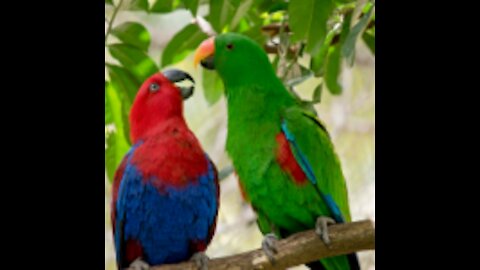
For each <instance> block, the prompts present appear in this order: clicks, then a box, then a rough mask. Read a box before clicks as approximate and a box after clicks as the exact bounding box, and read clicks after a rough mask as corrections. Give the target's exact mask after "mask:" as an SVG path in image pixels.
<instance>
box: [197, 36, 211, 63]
mask: <svg viewBox="0 0 480 270" xmlns="http://www.w3.org/2000/svg"><path fill="white" fill-rule="evenodd" d="M214 53H215V37H210V38H208V39H206V40H204V41H203V42H202V43H201V44H200V46H198V48H197V50H196V51H195V56H194V58H193V66H194V67H195V68H196V67H197V65H198V63H201V64H202V66H203V67H206V68H210V69H213V54H214Z"/></svg>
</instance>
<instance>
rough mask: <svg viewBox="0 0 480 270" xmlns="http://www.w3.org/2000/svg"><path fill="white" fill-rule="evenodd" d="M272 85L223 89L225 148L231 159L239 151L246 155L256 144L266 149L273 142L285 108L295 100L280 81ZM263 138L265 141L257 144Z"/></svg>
mask: <svg viewBox="0 0 480 270" xmlns="http://www.w3.org/2000/svg"><path fill="white" fill-rule="evenodd" d="M275 84H276V83H275V82H274V83H270V84H269V85H259V84H257V85H249V86H248V87H245V86H244V87H230V88H226V92H227V102H228V134H227V151H228V152H229V154H230V155H231V156H232V158H234V159H235V156H236V155H237V153H238V152H241V153H242V154H245V152H246V151H256V150H258V149H257V148H258V147H260V148H262V147H263V148H268V147H269V146H268V145H267V144H269V143H274V142H275V140H274V138H275V135H276V134H277V133H278V132H280V127H281V117H282V114H283V112H284V110H285V109H286V108H288V107H290V106H292V105H293V104H294V103H295V99H294V98H293V96H291V94H290V93H289V92H288V91H287V90H286V89H285V88H284V87H283V85H282V84H281V82H280V81H279V85H275ZM262 139H265V140H266V141H265V142H264V143H260V141H261V140H262ZM270 139H271V140H270ZM257 142H258V143H257Z"/></svg>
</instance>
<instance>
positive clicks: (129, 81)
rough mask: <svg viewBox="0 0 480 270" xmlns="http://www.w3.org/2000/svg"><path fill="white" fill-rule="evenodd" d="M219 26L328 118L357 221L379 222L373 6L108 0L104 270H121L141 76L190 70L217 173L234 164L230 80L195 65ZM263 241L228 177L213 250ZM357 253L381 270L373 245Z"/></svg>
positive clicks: (199, 122) (194, 114)
mask: <svg viewBox="0 0 480 270" xmlns="http://www.w3.org/2000/svg"><path fill="white" fill-rule="evenodd" d="M222 32H240V33H243V34H245V35H248V36H250V37H251V38H253V39H254V40H255V41H257V42H258V43H259V44H261V45H262V46H264V47H265V50H266V51H267V52H269V57H270V59H271V62H272V65H273V66H274V68H275V69H276V71H277V75H278V76H279V77H280V78H281V79H282V80H283V81H284V83H285V84H286V85H287V86H288V87H289V89H290V90H291V91H293V92H294V93H296V94H297V95H298V97H299V98H300V99H301V100H303V101H304V102H305V105H306V106H311V108H313V109H314V110H315V111H316V112H317V114H318V115H319V117H320V118H321V119H322V120H323V121H324V122H325V124H326V126H327V128H328V130H329V132H330V134H331V136H332V139H333V142H334V144H335V146H336V151H337V153H338V155H339V157H340V159H341V161H342V165H343V169H344V173H345V176H346V178H347V185H348V188H349V199H350V205H351V208H352V209H351V211H352V217H353V219H354V220H360V219H365V218H369V219H372V220H375V142H374V141H375V8H374V2H371V1H349V0H290V1H287V0H246V1H240V0H225V1H222V0H182V1H180V0H114V1H112V0H106V1H105V269H109V270H110V269H116V265H115V253H114V248H113V241H112V232H111V224H110V199H111V181H112V176H113V173H114V171H115V169H116V167H117V166H118V164H119V163H120V161H121V159H122V158H123V156H124V155H125V153H126V152H127V151H128V148H129V147H130V138H129V124H128V113H129V111H130V107H131V104H132V101H133V99H134V97H135V94H136V91H137V90H138V88H139V86H140V84H141V83H142V82H143V80H145V79H146V78H147V77H149V76H150V75H151V74H153V73H154V72H157V71H161V70H163V69H166V68H169V67H175V68H179V69H182V70H185V71H187V72H188V73H190V74H191V75H192V76H193V77H194V78H195V80H196V85H195V94H194V96H193V97H191V98H190V99H188V100H187V101H186V103H185V118H186V120H187V122H188V124H189V126H190V128H191V129H192V131H193V132H194V133H195V134H196V136H197V137H198V139H199V140H200V142H201V143H202V146H203V147H204V149H205V151H206V152H207V153H209V155H210V156H211V158H212V159H213V161H214V162H215V163H216V165H217V167H218V169H219V170H222V169H227V170H228V168H229V167H230V160H229V158H228V155H227V154H226V152H225V150H224V149H225V139H226V132H227V130H226V123H227V118H226V104H225V98H224V96H223V95H222V94H223V85H222V83H221V81H220V80H219V78H218V77H217V75H216V73H215V72H204V69H202V68H198V69H194V67H193V64H192V63H193V50H194V49H195V48H196V47H197V46H198V45H199V43H200V42H201V41H203V40H204V39H205V38H206V37H208V36H209V35H213V34H215V33H222ZM323 89H326V90H325V91H324V90H323ZM261 240H262V235H261V233H260V232H259V231H258V229H257V226H256V224H255V214H254V213H253V212H252V210H251V209H250V207H249V206H248V205H247V204H245V203H244V202H243V201H242V199H241V196H240V193H239V190H238V186H237V179H236V178H235V176H234V175H233V174H231V175H229V176H227V177H226V178H225V179H224V180H222V182H221V206H220V212H219V217H218V225H217V231H216V235H215V237H214V239H213V241H212V243H211V245H210V246H209V248H208V250H207V254H208V255H209V256H210V257H221V256H225V255H231V254H235V253H239V252H243V251H247V250H251V249H256V248H259V247H260V243H261ZM359 257H360V262H361V265H362V269H375V253H374V251H369V252H361V253H359ZM295 269H306V268H305V267H303V266H299V267H296V268H295Z"/></svg>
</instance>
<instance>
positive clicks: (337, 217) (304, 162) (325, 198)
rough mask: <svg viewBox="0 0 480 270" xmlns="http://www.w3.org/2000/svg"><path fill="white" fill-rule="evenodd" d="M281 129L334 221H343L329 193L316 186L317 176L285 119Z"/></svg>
mask: <svg viewBox="0 0 480 270" xmlns="http://www.w3.org/2000/svg"><path fill="white" fill-rule="evenodd" d="M281 129H282V132H283V133H284V134H285V137H286V138H287V140H288V142H289V143H290V146H291V148H292V150H293V154H294V156H295V158H296V159H297V162H298V164H299V165H300V167H301V168H302V170H303V172H304V173H305V174H306V175H307V178H308V180H309V181H310V182H311V183H312V184H313V185H314V187H315V188H316V189H317V191H318V193H319V194H320V196H321V197H322V200H323V201H324V202H325V204H326V205H327V207H328V209H329V210H330V213H331V214H332V217H333V219H335V221H336V222H338V223H344V222H345V218H344V217H343V215H342V213H341V211H340V208H339V207H338V205H337V204H336V203H335V201H334V200H333V198H332V196H331V195H330V194H325V193H323V192H322V191H321V190H320V189H319V188H318V185H317V183H318V181H317V178H316V177H315V174H314V173H313V169H312V166H311V165H310V162H309V161H308V159H307V157H306V156H305V155H304V154H303V153H302V151H301V150H300V147H299V146H298V144H297V142H296V141H295V136H294V135H293V134H292V133H291V132H290V131H289V130H288V128H287V123H286V122H285V121H282V124H281Z"/></svg>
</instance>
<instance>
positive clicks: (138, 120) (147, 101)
mask: <svg viewBox="0 0 480 270" xmlns="http://www.w3.org/2000/svg"><path fill="white" fill-rule="evenodd" d="M184 80H189V81H191V82H192V83H195V81H194V80H193V78H192V77H191V76H190V75H189V74H188V73H186V72H184V71H181V70H177V69H170V70H166V71H164V72H163V73H160V72H159V73H155V74H153V75H152V76H151V77H150V78H148V79H147V80H146V81H145V82H144V83H143V84H142V86H141V87H140V90H138V93H137V96H136V97H135V100H134V101H133V105H132V109H131V111H130V136H131V139H132V142H133V143H135V142H137V140H138V139H140V138H142V137H143V136H145V135H146V134H147V133H148V132H149V131H150V130H152V129H153V128H154V127H155V126H157V125H158V124H159V123H162V122H164V121H167V120H169V119H172V118H175V117H180V118H183V115H182V112H183V100H184V99H187V98H189V97H190V96H191V95H192V94H193V89H194V87H193V85H192V86H189V87H181V86H176V85H175V84H174V83H177V82H181V81H184Z"/></svg>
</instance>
